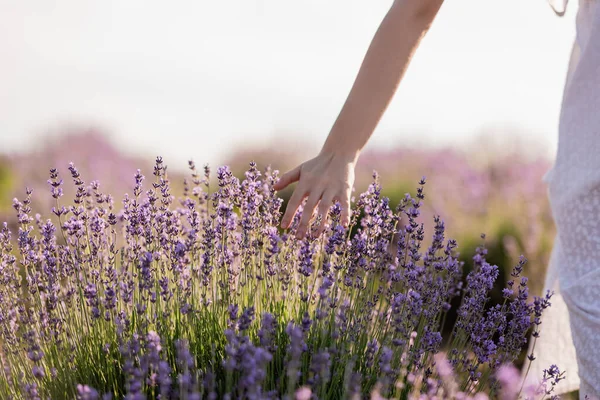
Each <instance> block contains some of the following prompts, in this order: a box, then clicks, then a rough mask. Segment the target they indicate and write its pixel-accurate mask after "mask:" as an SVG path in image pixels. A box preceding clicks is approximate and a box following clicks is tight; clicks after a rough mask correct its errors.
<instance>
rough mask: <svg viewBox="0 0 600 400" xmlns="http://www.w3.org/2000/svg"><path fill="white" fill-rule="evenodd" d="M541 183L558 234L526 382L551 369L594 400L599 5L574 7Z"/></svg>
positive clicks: (599, 294)
mask: <svg viewBox="0 0 600 400" xmlns="http://www.w3.org/2000/svg"><path fill="white" fill-rule="evenodd" d="M559 1H560V0H559ZM544 181H545V182H546V183H547V184H548V194H549V199H550V205H551V208H552V214H553V217H554V220H555V223H556V227H557V236H556V239H555V244H554V248H553V251H552V256H551V259H550V265H549V266H548V273H547V276H546V288H547V289H553V290H554V291H555V296H554V297H553V299H552V301H551V302H552V305H551V307H550V308H549V309H547V310H546V311H547V314H546V315H544V316H543V317H542V325H541V326H540V328H541V336H540V338H539V339H538V343H537V344H536V347H535V351H534V355H535V357H537V359H536V360H535V361H534V362H533V363H532V365H531V371H530V375H529V377H528V381H530V379H533V380H538V381H539V379H540V378H541V376H542V370H543V369H545V368H548V367H549V366H550V365H551V364H556V365H557V366H558V367H559V368H560V370H561V371H563V370H564V371H566V379H565V380H564V381H561V382H560V383H559V384H558V385H557V387H556V391H557V392H558V393H564V392H568V391H572V390H577V389H578V388H579V391H580V398H581V399H583V398H584V396H585V395H586V394H587V395H589V396H590V398H600V0H580V2H579V11H578V14H577V37H576V41H575V44H574V47H573V52H572V55H571V62H570V65H569V73H568V76H567V80H566V83H565V89H564V94H563V103H562V110H561V115H560V123H559V140H558V152H557V156H556V161H555V163H554V166H553V168H552V170H551V171H549V172H548V174H547V175H546V176H545V177H544ZM525 369H526V368H525Z"/></svg>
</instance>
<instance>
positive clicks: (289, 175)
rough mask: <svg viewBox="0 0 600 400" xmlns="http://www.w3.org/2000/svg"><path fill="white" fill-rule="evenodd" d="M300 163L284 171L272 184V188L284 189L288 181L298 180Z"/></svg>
mask: <svg viewBox="0 0 600 400" xmlns="http://www.w3.org/2000/svg"><path fill="white" fill-rule="evenodd" d="M301 167H302V165H298V166H297V167H296V168H294V169H293V170H291V171H288V172H286V173H285V174H283V175H282V176H281V178H280V179H279V180H278V181H277V183H275V184H274V185H273V189H275V190H281V189H285V188H286V187H287V186H288V185H289V184H290V183H293V182H296V181H298V179H300V168H301Z"/></svg>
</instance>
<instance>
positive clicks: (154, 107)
mask: <svg viewBox="0 0 600 400" xmlns="http://www.w3.org/2000/svg"><path fill="white" fill-rule="evenodd" d="M391 3H392V2H391V0H386V1H383V0H302V1H298V0H296V1H290V0H229V1H227V0H210V1H208V0H193V1H192V0H190V1H169V2H166V1H149V0H137V1H134V0H103V1H83V0H61V1H51V0H38V1H35V0H28V1H19V0H12V1H11V0H0V57H1V59H0V137H1V139H2V140H1V142H0V152H10V151H14V150H20V149H26V148H28V147H31V146H34V145H35V144H36V143H38V142H39V140H38V138H39V135H41V134H42V133H43V132H44V130H45V129H46V128H49V127H50V128H53V127H56V126H59V125H60V124H62V123H64V122H75V123H81V124H87V123H93V124H97V125H100V126H103V127H106V128H107V129H108V130H109V132H110V134H111V139H112V140H113V141H114V142H115V143H117V144H118V145H119V146H122V148H123V149H125V150H126V151H127V152H130V153H136V154H148V155H155V154H162V155H163V156H164V157H166V158H169V159H170V160H171V164H173V163H180V162H181V163H184V162H185V160H186V159H188V158H190V157H193V158H194V159H195V160H197V161H198V162H204V161H207V162H211V163H213V164H214V163H215V162H218V160H220V159H221V157H222V156H223V155H224V154H226V153H227V152H228V151H230V149H231V148H232V147H233V146H235V145H251V144H253V143H265V142H268V141H270V140H273V139H274V138H276V139H277V140H281V141H284V140H285V139H286V138H287V137H289V136H290V135H295V136H296V137H298V136H303V139H304V140H305V141H307V142H308V143H312V144H314V145H315V146H317V145H320V144H321V143H322V141H323V140H324V139H325V136H326V135H327V133H328V130H329V128H330V127H331V125H332V123H333V121H334V119H335V117H336V116H337V113H338V112H339V109H340V107H341V106H342V104H343V101H344V99H345V97H346V95H347V94H348V90H349V89H350V86H351V84H352V82H353V80H354V78H355V75H356V73H357V71H358V67H359V66H360V62H361V61H362V58H363V56H364V54H365V51H366V49H367V47H368V45H369V42H370V40H371V38H372V36H373V34H374V32H375V30H376V29H377V27H378V25H379V23H380V21H381V19H382V18H383V16H384V15H385V13H386V11H387V9H388V8H389V6H390V5H391ZM573 3H575V2H573ZM573 6H575V4H573ZM575 11H576V10H575V7H573V8H572V9H571V10H569V13H568V14H567V16H566V17H565V18H562V19H561V18H558V17H556V16H555V15H554V14H553V12H552V11H551V9H550V8H549V7H548V6H547V4H546V1H544V0H527V1H524V0H495V1H491V0H490V1H482V0H447V1H446V2H445V4H444V6H443V7H442V10H441V12H440V14H439V15H438V18H437V19H436V22H435V24H434V27H433V28H432V30H431V31H430V32H429V34H428V35H427V37H426V39H425V41H424V42H423V44H422V46H421V49H420V50H419V52H418V53H417V56H416V57H415V59H414V60H413V63H412V65H411V67H410V69H409V71H408V73H407V75H406V78H405V80H404V82H403V83H402V84H401V86H400V89H399V92H398V93H397V95H396V97H395V99H394V101H393V103H392V104H391V106H390V108H389V109H388V111H387V113H386V115H385V117H384V119H383V120H382V122H381V124H380V125H379V127H378V129H377V131H376V133H375V135H374V137H373V140H372V142H371V144H370V146H373V147H377V146H387V145H389V144H391V143H398V142H402V141H403V140H406V139H405V138H407V137H412V138H411V139H410V140H412V141H414V137H419V138H421V140H422V141H424V142H425V143H427V144H436V145H439V144H447V143H460V142H462V141H464V140H466V139H468V138H470V137H471V135H473V134H474V133H476V132H477V131H479V130H481V129H483V128H485V127H490V126H497V125H501V126H510V127H518V128H520V129H521V130H523V131H524V132H527V133H528V134H529V135H530V137H531V138H535V139H536V140H538V139H539V141H540V143H542V144H543V145H546V146H550V147H551V148H552V147H554V146H555V145H556V142H557V137H556V135H557V133H556V127H557V120H558V112H559V107H560V100H561V94H562V87H563V81H564V77H565V73H566V66H567V62H568V55H569V52H570V48H571V45H572V42H573V38H574V32H575V27H574V14H575ZM411 134H412V136H411ZM424 134H426V135H424ZM294 140H296V139H294Z"/></svg>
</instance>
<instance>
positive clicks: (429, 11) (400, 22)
mask: <svg viewBox="0 0 600 400" xmlns="http://www.w3.org/2000/svg"><path fill="white" fill-rule="evenodd" d="M442 2H443V0H397V1H395V2H394V5H393V6H392V7H391V8H390V10H389V11H388V13H387V15H386V16H385V18H384V19H383V21H382V22H381V25H380V26H379V29H378V30H377V33H376V34H375V36H374V37H373V40H372V42H371V45H370V46H369V49H368V51H367V54H366V55H365V58H364V60H363V62H362V65H361V67H360V70H359V72H358V75H357V77H356V80H355V82H354V85H353V86H352V89H351V91H350V94H349V95H348V98H347V100H346V102H345V104H344V106H343V108H342V110H341V112H340V114H339V116H338V118H337V120H336V121H335V123H334V125H333V127H332V129H331V132H330V133H329V136H328V137H327V140H326V141H325V144H324V146H323V150H322V151H324V152H332V153H336V154H338V153H339V154H343V155H344V156H347V157H351V158H353V159H354V160H356V159H357V158H358V155H359V153H360V151H361V150H362V148H363V147H364V146H365V144H366V143H367V141H368V140H369V138H370V137H371V135H372V133H373V131H374V130H375V127H376V126H377V124H378V123H379V120H380V119H381V117H382V115H383V113H384V112H385V110H386V109H387V107H388V105H389V103H390V101H391V99H392V97H393V96H394V93H395V92H396V89H397V87H398V85H399V83H400V81H401V79H402V77H403V76H404V73H405V72H406V69H407V68H408V65H409V63H410V60H411V58H412V55H413V53H414V52H415V50H416V49H417V47H418V45H419V43H420V41H421V39H422V38H423V36H424V35H425V33H426V32H427V30H428V29H429V27H430V25H431V23H432V22H433V19H434V18H435V15H436V14H437V11H438V10H439V8H440V6H441V4H442Z"/></svg>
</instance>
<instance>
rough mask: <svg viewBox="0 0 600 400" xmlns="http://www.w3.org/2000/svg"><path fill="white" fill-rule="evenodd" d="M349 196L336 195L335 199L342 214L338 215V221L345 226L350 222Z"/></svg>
mask: <svg viewBox="0 0 600 400" xmlns="http://www.w3.org/2000/svg"><path fill="white" fill-rule="evenodd" d="M349 197H350V196H349V195H344V196H342V197H337V198H336V199H335V200H337V201H339V203H340V207H342V215H341V216H340V223H341V224H342V226H344V227H345V228H347V227H348V224H350V198H349Z"/></svg>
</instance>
